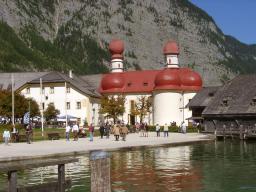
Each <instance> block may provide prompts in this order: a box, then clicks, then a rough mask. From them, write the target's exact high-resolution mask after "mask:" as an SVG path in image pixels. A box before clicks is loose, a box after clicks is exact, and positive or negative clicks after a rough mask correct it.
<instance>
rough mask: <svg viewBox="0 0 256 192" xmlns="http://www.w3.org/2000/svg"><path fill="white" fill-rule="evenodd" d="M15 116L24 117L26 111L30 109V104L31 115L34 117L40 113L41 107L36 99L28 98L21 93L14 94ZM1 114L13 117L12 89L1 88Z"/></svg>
mask: <svg viewBox="0 0 256 192" xmlns="http://www.w3.org/2000/svg"><path fill="white" fill-rule="evenodd" d="M14 103H15V110H14V117H15V118H22V117H23V116H24V114H25V113H26V112H28V111H29V105H30V116H31V117H34V116H36V115H39V107H38V104H37V103H36V101H34V100H33V99H27V98H25V97H24V96H23V95H21V94H20V93H15V94H14ZM0 115H1V116H4V117H8V118H11V117H12V93H11V91H7V90H1V91H0Z"/></svg>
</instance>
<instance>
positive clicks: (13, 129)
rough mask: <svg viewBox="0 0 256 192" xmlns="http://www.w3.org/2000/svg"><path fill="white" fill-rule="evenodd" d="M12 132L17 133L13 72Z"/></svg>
mask: <svg viewBox="0 0 256 192" xmlns="http://www.w3.org/2000/svg"><path fill="white" fill-rule="evenodd" d="M12 132H13V133H15V132H16V129H15V119H14V77H13V73H12Z"/></svg>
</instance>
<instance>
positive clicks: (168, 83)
mask: <svg viewBox="0 0 256 192" xmlns="http://www.w3.org/2000/svg"><path fill="white" fill-rule="evenodd" d="M180 86H181V81H180V77H179V69H171V68H167V69H164V70H162V71H161V72H159V73H158V74H157V75H156V78H155V89H166V90H169V89H180Z"/></svg>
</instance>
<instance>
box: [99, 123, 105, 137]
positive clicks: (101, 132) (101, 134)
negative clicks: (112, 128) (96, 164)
mask: <svg viewBox="0 0 256 192" xmlns="http://www.w3.org/2000/svg"><path fill="white" fill-rule="evenodd" d="M104 132H105V128H104V126H103V124H101V125H100V138H101V139H103V136H104Z"/></svg>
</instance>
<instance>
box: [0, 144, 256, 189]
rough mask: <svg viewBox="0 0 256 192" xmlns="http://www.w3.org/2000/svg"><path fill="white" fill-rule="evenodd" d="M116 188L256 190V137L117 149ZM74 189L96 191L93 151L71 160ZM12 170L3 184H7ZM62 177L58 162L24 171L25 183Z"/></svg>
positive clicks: (0, 181) (69, 171) (22, 181)
mask: <svg viewBox="0 0 256 192" xmlns="http://www.w3.org/2000/svg"><path fill="white" fill-rule="evenodd" d="M111 154H112V155H111V184H112V191H114V192H122V191H136V192H142V191H157V192H162V191H163V192H166V191H178V192H217V191H228V192H229V191H232V192H233V191H234V192H240V191H241V192H244V191H246V192H247V191H248V192H250V191H256V185H255V183H256V175H255V173H256V143H240V142H225V143H224V142H212V143H205V144H203V143H200V144H195V145H188V146H178V147H159V148H145V149H143V150H132V151H115V152H112V153H111ZM66 177H67V178H70V179H72V188H71V190H70V191H74V192H78V191H90V166H89V158H88V156H81V157H79V162H77V163H72V164H68V165H66ZM6 179H7V175H6V174H3V173H2V174H0V186H1V187H2V186H5V188H4V187H2V188H1V190H4V189H6ZM54 179H57V168H56V166H51V167H43V168H38V169H31V170H25V171H23V172H19V174H18V181H19V185H24V184H26V185H36V184H40V183H47V182H49V181H52V180H54Z"/></svg>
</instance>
